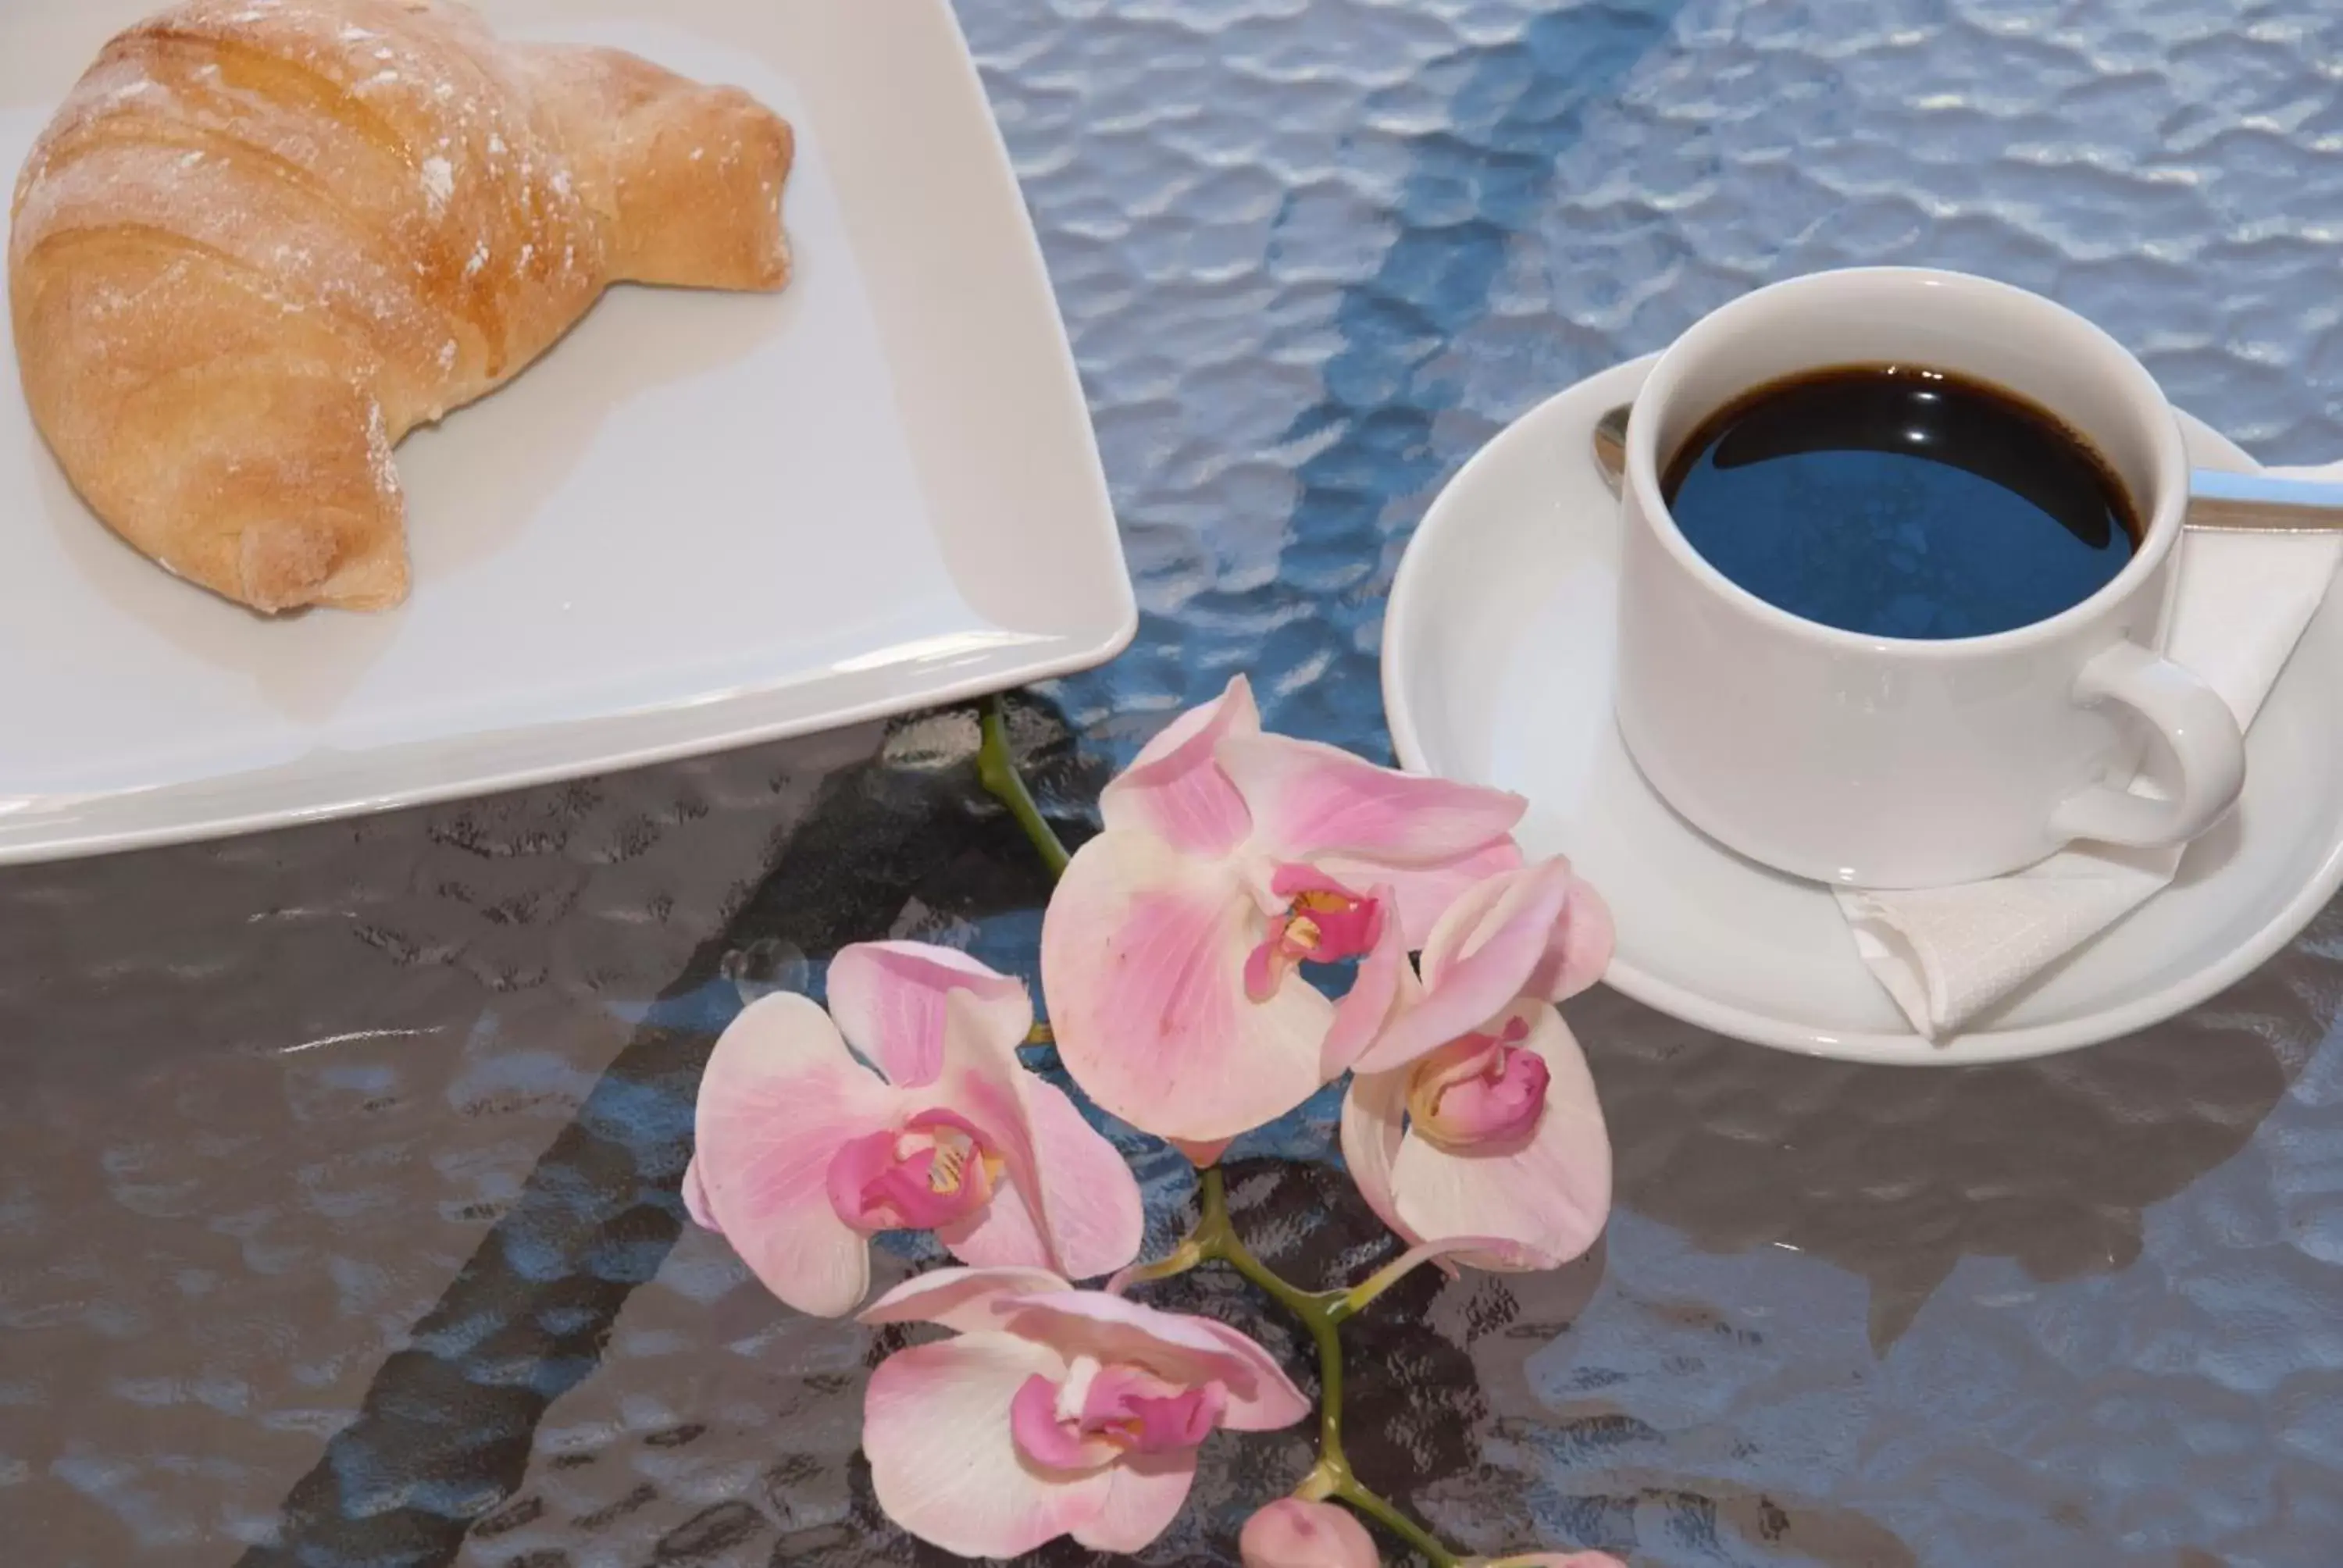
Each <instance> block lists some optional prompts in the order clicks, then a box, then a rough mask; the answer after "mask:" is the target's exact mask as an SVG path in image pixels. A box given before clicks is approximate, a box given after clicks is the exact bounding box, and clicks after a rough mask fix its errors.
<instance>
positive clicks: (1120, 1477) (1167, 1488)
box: [1073, 1448, 1196, 1552]
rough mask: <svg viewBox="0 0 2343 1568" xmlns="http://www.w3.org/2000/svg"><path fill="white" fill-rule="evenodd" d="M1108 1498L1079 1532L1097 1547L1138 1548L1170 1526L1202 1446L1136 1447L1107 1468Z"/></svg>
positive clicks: (1084, 1540)
mask: <svg viewBox="0 0 2343 1568" xmlns="http://www.w3.org/2000/svg"><path fill="white" fill-rule="evenodd" d="M1106 1475H1107V1478H1108V1480H1107V1493H1106V1503H1105V1504H1104V1506H1102V1507H1101V1508H1100V1510H1099V1512H1098V1514H1097V1516H1096V1517H1095V1518H1093V1519H1091V1521H1090V1523H1087V1524H1077V1525H1075V1526H1074V1528H1073V1537H1074V1539H1075V1540H1077V1541H1079V1542H1081V1543H1082V1544H1083V1545H1085V1546H1087V1547H1089V1548H1090V1549H1091V1550H1092V1551H1093V1552H1136V1551H1138V1550H1140V1549H1141V1547H1143V1546H1145V1545H1146V1544H1147V1543H1149V1542H1151V1541H1153V1540H1154V1539H1155V1538H1156V1537H1157V1536H1158V1535H1161V1534H1162V1533H1163V1532H1164V1531H1165V1530H1166V1529H1168V1528H1170V1526H1171V1523H1172V1520H1174V1519H1176V1518H1178V1517H1179V1516H1180V1505H1181V1504H1182V1503H1186V1502H1187V1501H1188V1489H1189V1488H1190V1487H1191V1486H1192V1485H1193V1484H1194V1483H1195V1480H1196V1451H1195V1450H1194V1449H1192V1448H1189V1449H1178V1450H1174V1451H1172V1452H1167V1453H1133V1454H1128V1455H1126V1456H1125V1457H1124V1458H1123V1460H1122V1462H1121V1463H1120V1464H1117V1465H1115V1466H1114V1467H1113V1468H1112V1469H1111V1470H1109V1471H1108V1472H1106Z"/></svg>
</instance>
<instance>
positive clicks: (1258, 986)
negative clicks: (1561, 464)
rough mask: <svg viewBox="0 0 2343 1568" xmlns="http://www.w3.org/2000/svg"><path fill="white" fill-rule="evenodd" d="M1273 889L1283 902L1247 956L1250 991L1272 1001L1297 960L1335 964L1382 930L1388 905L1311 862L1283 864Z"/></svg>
mask: <svg viewBox="0 0 2343 1568" xmlns="http://www.w3.org/2000/svg"><path fill="white" fill-rule="evenodd" d="M1270 891H1271V893H1272V895H1273V896H1274V897H1276V898H1277V899H1280V900H1283V902H1284V907H1283V908H1282V909H1281V910H1277V912H1276V913H1274V914H1272V915H1271V916H1270V917H1269V931H1268V934H1267V935H1266V936H1264V937H1263V938H1262V940H1261V943H1260V944H1259V945H1258V946H1256V947H1255V948H1254V949H1253V950H1252V953H1251V954H1249V955H1248V956H1247V957H1246V959H1245V973H1244V980H1245V995H1247V996H1249V997H1251V998H1252V1000H1255V1001H1267V1000H1269V999H1270V998H1271V997H1272V996H1274V995H1276V994H1277V988H1278V987H1279V986H1280V985H1282V984H1283V983H1284V980H1285V977H1286V975H1287V974H1288V973H1289V972H1290V971H1291V970H1292V968H1293V966H1294V965H1295V964H1298V963H1318V964H1332V963H1340V962H1342V960H1344V959H1354V958H1357V957H1359V956H1360V955H1361V954H1363V953H1365V952H1368V951H1370V950H1373V947H1374V945H1375V939H1376V938H1377V937H1380V936H1381V935H1382V934H1383V906H1382V905H1380V904H1378V903H1377V902H1376V901H1375V900H1373V899H1371V898H1363V897H1362V896H1360V895H1359V894H1357V893H1354V892H1353V891H1351V890H1349V889H1348V888H1345V887H1343V886H1342V884H1341V883H1339V882H1335V881H1332V880H1331V879H1328V878H1327V877H1325V876H1324V875H1322V873H1320V872H1317V871H1313V870H1312V869H1310V868H1309V867H1307V866H1281V867H1279V868H1278V870H1277V873H1276V875H1275V876H1273V877H1272V878H1271V879H1270Z"/></svg>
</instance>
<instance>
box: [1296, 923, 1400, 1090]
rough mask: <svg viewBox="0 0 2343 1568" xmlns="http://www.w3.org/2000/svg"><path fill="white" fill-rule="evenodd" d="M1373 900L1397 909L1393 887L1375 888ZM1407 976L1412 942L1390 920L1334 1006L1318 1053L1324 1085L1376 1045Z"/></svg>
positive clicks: (1320, 1078)
mask: <svg viewBox="0 0 2343 1568" xmlns="http://www.w3.org/2000/svg"><path fill="white" fill-rule="evenodd" d="M1374 896H1375V900H1376V902H1377V903H1378V904H1380V905H1382V906H1383V909H1385V910H1391V909H1392V908H1393V894H1392V890H1391V888H1390V886H1389V885H1388V884H1385V885H1383V886H1380V887H1378V888H1376V889H1375V894H1374ZM1406 975H1407V940H1406V938H1405V937H1403V935H1402V934H1401V930H1400V922H1399V921H1398V920H1396V919H1395V918H1388V917H1387V918H1386V919H1385V920H1383V930H1381V931H1380V932H1378V933H1377V934H1376V937H1375V945H1374V946H1373V948H1372V949H1370V950H1368V953H1367V956H1366V957H1365V958H1364V959H1363V960H1360V963H1359V970H1358V973H1357V974H1356V975H1354V976H1353V977H1352V980H1351V989H1350V990H1348V991H1347V992H1345V993H1344V994H1343V997H1342V1000H1341V1001H1339V1002H1337V1003H1336V1004H1335V1005H1334V1022H1333V1026H1332V1028H1331V1029H1329V1030H1327V1031H1326V1040H1325V1042H1324V1043H1323V1044H1322V1046H1320V1048H1319V1051H1318V1077H1319V1080H1320V1081H1322V1082H1327V1083H1331V1082H1332V1081H1334V1080H1335V1079H1337V1078H1340V1077H1342V1074H1343V1073H1344V1072H1345V1071H1347V1070H1349V1069H1350V1068H1351V1066H1352V1065H1353V1063H1354V1062H1356V1061H1357V1060H1359V1058H1360V1055H1361V1053H1362V1052H1363V1051H1365V1050H1367V1048H1368V1047H1369V1046H1370V1045H1371V1044H1373V1041H1374V1039H1375V1036H1376V1034H1377V1033H1378V1032H1380V1031H1381V1030H1383V1027H1384V1025H1385V1024H1386V1023H1387V1022H1388V1021H1390V1020H1391V1018H1392V1015H1393V1012H1394V1011H1395V1010H1397V1009H1398V1008H1399V1006H1400V1004H1401V1001H1402V995H1403V993H1402V985H1403V980H1404V979H1405V977H1406ZM1409 989H1411V990H1412V989H1413V988H1409Z"/></svg>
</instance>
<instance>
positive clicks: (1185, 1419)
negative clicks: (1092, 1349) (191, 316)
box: [1009, 1356, 1228, 1470]
mask: <svg viewBox="0 0 2343 1568" xmlns="http://www.w3.org/2000/svg"><path fill="white" fill-rule="evenodd" d="M1227 1408H1228V1392H1227V1391H1226V1390H1225V1389H1223V1388H1222V1386H1221V1385H1220V1384H1219V1383H1217V1382H1210V1383H1206V1384H1204V1385H1203V1386H1202V1387H1200V1388H1192V1387H1189V1386H1188V1385H1186V1384H1184V1383H1177V1382H1170V1381H1168V1380H1166V1379H1164V1378H1161V1377H1158V1376H1156V1375H1155V1374H1154V1373H1153V1372H1149V1371H1148V1370H1147V1369H1146V1368H1144V1367H1140V1366H1132V1365H1131V1364H1129V1363H1127V1362H1104V1363H1101V1362H1099V1361H1097V1360H1096V1359H1095V1358H1093V1357H1091V1356H1076V1357H1075V1358H1074V1359H1073V1362H1071V1364H1070V1365H1069V1366H1068V1367H1067V1369H1066V1375H1065V1376H1064V1377H1062V1378H1061V1379H1059V1380H1057V1381H1056V1382H1051V1380H1050V1379H1048V1378H1046V1377H1042V1376H1041V1375H1040V1374H1038V1373H1036V1374H1035V1375H1034V1376H1032V1377H1030V1378H1027V1379H1026V1380H1025V1383H1024V1386H1023V1387H1021V1388H1020V1389H1019V1390H1018V1391H1017V1395H1016V1398H1015V1399H1014V1400H1012V1401H1011V1403H1010V1407H1009V1426H1010V1431H1011V1434H1012V1435H1014V1437H1015V1438H1016V1440H1017V1447H1018V1449H1019V1451H1020V1452H1022V1453H1023V1454H1024V1455H1025V1457H1026V1458H1028V1459H1030V1460H1031V1461H1032V1462H1034V1463H1036V1464H1039V1465H1041V1466H1044V1467H1045V1468H1047V1469H1051V1470H1096V1469H1098V1468H1099V1467H1100V1466H1101V1465H1103V1464H1111V1463H1112V1462H1114V1461H1116V1460H1118V1459H1120V1458H1121V1457H1122V1456H1123V1455H1124V1454H1126V1453H1172V1452H1180V1451H1182V1450H1185V1449H1191V1448H1193V1447H1195V1446H1196V1445H1197V1444H1198V1443H1200V1442H1203V1441H1204V1439H1205V1438H1206V1437H1207V1436H1208V1435H1210V1433H1211V1432H1212V1429H1213V1428H1214V1427H1216V1426H1218V1425H1219V1424H1220V1422H1221V1413H1222V1411H1224V1410H1226V1409H1227Z"/></svg>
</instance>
